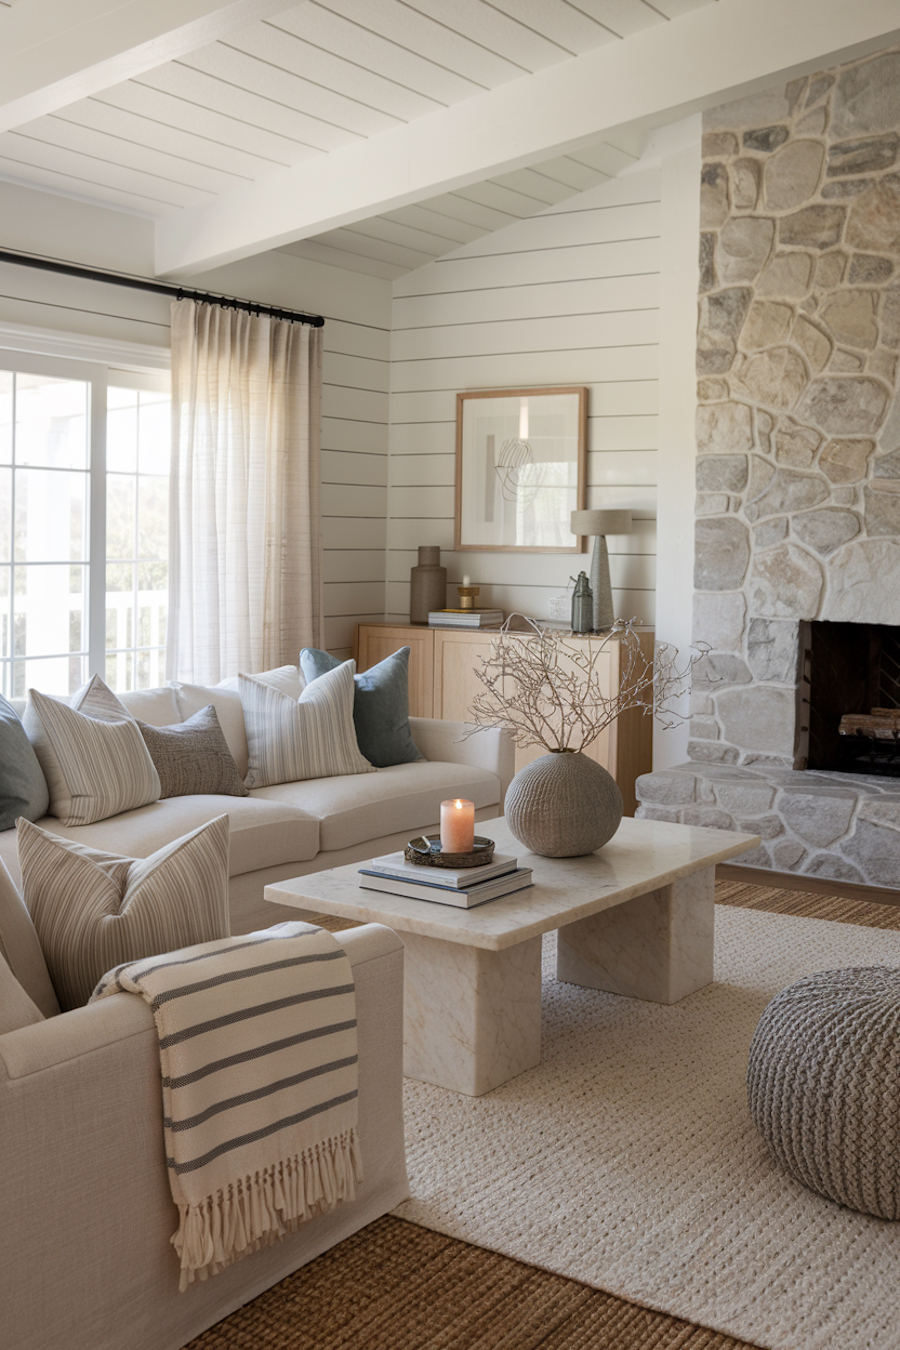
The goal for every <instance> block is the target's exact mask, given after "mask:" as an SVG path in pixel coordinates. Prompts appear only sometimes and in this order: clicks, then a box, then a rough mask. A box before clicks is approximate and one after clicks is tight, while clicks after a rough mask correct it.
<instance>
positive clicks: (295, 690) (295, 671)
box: [215, 666, 306, 699]
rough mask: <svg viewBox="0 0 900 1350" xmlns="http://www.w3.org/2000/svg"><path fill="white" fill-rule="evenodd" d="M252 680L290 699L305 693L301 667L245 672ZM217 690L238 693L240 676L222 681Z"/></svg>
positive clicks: (232, 676)
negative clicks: (228, 690)
mask: <svg viewBox="0 0 900 1350" xmlns="http://www.w3.org/2000/svg"><path fill="white" fill-rule="evenodd" d="M245 674H247V675H249V676H250V678H251V680H259V682H260V684H267V685H268V686H269V688H270V689H277V690H278V692H279V693H280V694H287V696H288V698H293V699H298V698H299V697H300V695H301V694H302V693H303V686H304V684H305V683H306V681H305V680H304V677H303V673H302V671H301V670H300V667H299V666H276V667H275V669H274V670H261V671H258V672H257V671H253V670H249V671H245ZM215 688H216V689H230V690H232V691H233V692H234V693H238V692H239V689H240V676H239V675H229V676H227V677H226V678H225V679H224V680H220V681H219V683H218V684H217V685H216V686H215Z"/></svg>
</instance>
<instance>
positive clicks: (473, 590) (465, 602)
mask: <svg viewBox="0 0 900 1350" xmlns="http://www.w3.org/2000/svg"><path fill="white" fill-rule="evenodd" d="M456 589H457V590H458V591H459V607H460V609H474V608H475V601H476V600H477V599H478V592H479V591H480V590H481V587H480V586H457V588H456Z"/></svg>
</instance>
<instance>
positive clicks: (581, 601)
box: [572, 572, 594, 633]
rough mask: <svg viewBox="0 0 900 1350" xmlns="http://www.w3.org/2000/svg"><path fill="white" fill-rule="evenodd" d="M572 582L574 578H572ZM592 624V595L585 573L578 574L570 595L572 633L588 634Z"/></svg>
mask: <svg viewBox="0 0 900 1350" xmlns="http://www.w3.org/2000/svg"><path fill="white" fill-rule="evenodd" d="M572 579H573V580H574V577H573V578H572ZM593 622H594V593H593V591H592V590H591V583H590V582H589V581H588V578H587V572H579V573H578V580H577V581H576V582H575V591H574V593H573V595H572V632H573V633H590V632H591V629H592V625H593Z"/></svg>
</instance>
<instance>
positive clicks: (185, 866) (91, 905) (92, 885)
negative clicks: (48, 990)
mask: <svg viewBox="0 0 900 1350" xmlns="http://www.w3.org/2000/svg"><path fill="white" fill-rule="evenodd" d="M16 830H17V835H18V846H19V866H20V868H21V870H22V892H23V895H24V898H25V904H26V906H27V908H28V910H29V913H30V914H31V917H32V920H33V921H34V926H35V928H36V929H37V933H38V937H39V938H40V943H41V948H42V950H43V953H44V957H45V959H46V962H47V967H48V969H49V971H50V978H51V980H52V981H53V986H54V988H55V990H56V996H57V998H58V999H59V1003H60V1007H61V1008H62V1009H63V1011H66V1010H67V1009H69V1008H79V1007H81V1006H82V1004H84V1003H87V1001H88V999H89V998H90V996H91V994H92V993H93V991H94V989H95V987H96V985H97V984H98V983H99V981H100V979H101V977H102V976H103V975H105V974H106V972H107V971H108V970H111V969H112V967H113V966H117V965H121V964H122V962H123V961H138V960H141V959H142V958H144V957H147V956H160V955H162V953H163V952H171V951H175V950H177V949H178V948H180V947H189V946H191V945H192V944H193V943H195V942H212V941H213V940H214V939H216V938H223V937H228V936H229V933H230V926H229V919H228V817H227V816H218V817H217V818H216V819H215V820H211V821H210V822H209V823H208V824H207V825H201V826H200V828H199V829H197V830H193V831H192V832H191V833H190V834H186V835H184V836H183V837H182V838H181V839H176V840H175V841H174V843H171V844H166V845H165V847H164V848H161V849H157V851H156V852H155V853H151V855H150V857H149V858H123V857H120V856H118V855H117V854H113V853H103V852H101V850H100V849H95V848H88V846H87V845H86V844H76V843H74V842H73V841H72V840H70V839H63V838H61V837H60V836H59V835H55V834H50V833H49V831H47V830H42V829H41V828H40V826H39V825H32V824H31V822H30V821H27V820H24V819H20V820H19V821H18V822H17V824H16Z"/></svg>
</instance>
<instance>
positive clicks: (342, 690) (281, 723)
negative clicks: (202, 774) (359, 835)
mask: <svg viewBox="0 0 900 1350" xmlns="http://www.w3.org/2000/svg"><path fill="white" fill-rule="evenodd" d="M355 674H356V662H355V661H345V662H344V663H343V665H340V666H336V667H335V669H334V670H329V671H326V673H325V674H324V675H320V676H319V678H318V679H317V680H313V681H312V683H311V684H308V685H307V686H306V688H305V689H304V690H303V691H302V693H301V694H300V698H299V699H294V698H290V697H289V696H288V695H287V694H282V693H280V692H279V690H277V689H273V688H272V687H271V686H270V685H268V684H261V683H260V682H259V680H254V679H251V678H250V676H249V675H239V676H238V688H239V691H240V695H241V707H242V708H243V709H244V722H245V725H246V727H247V747H248V750H249V766H248V769H247V777H246V778H245V779H244V782H245V784H246V785H247V787H248V788H259V787H269V786H271V785H272V784H273V783H298V782H302V781H303V779H306V778H332V777H336V776H338V775H341V774H348V773H374V772H375V770H374V769H373V767H372V765H371V764H370V763H369V761H368V760H367V759H366V758H365V757H364V756H363V755H362V754H360V750H359V746H358V745H357V743H356V731H355V729H354V726H353V697H354V691H355V686H354V682H353V676H354V675H355Z"/></svg>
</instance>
